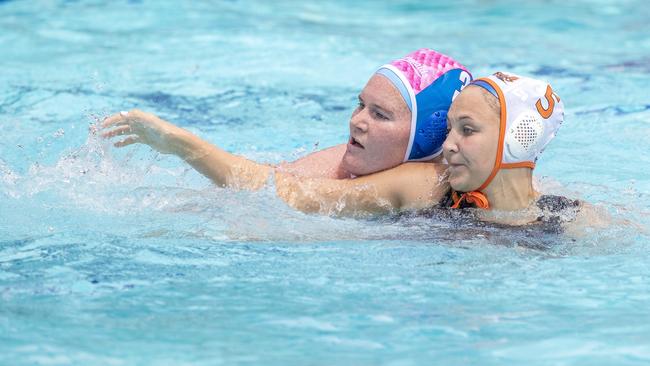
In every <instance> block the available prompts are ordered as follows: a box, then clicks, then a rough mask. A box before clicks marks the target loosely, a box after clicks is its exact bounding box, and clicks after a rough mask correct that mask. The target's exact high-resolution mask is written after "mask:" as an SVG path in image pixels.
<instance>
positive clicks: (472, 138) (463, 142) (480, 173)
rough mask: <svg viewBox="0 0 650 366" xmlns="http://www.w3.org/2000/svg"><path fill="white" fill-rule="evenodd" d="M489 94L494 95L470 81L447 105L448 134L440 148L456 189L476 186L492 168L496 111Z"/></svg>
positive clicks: (496, 129) (496, 133)
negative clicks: (472, 84)
mask: <svg viewBox="0 0 650 366" xmlns="http://www.w3.org/2000/svg"><path fill="white" fill-rule="evenodd" d="M488 98H494V97H493V96H492V95H491V94H489V93H488V92H487V91H485V90H484V89H483V88H481V87H478V86H471V85H470V86H468V87H467V88H465V89H464V90H463V91H462V92H461V93H460V95H458V97H457V98H456V99H455V100H454V102H453V103H452V104H451V108H449V114H448V115H447V128H448V129H449V134H448V135H447V139H446V140H445V142H444V143H443V145H442V148H443V155H444V157H445V159H446V160H447V162H448V163H449V169H448V171H449V184H450V185H451V187H452V188H453V189H454V190H456V191H460V192H469V191H473V190H476V189H478V188H479V187H480V186H481V185H482V184H483V182H485V181H486V180H487V178H488V177H489V175H490V173H491V172H492V168H494V162H495V159H496V155H497V145H498V139H499V112H498V111H497V109H498V107H497V105H496V104H494V103H490V102H489V101H488ZM494 102H496V100H495V101H494Z"/></svg>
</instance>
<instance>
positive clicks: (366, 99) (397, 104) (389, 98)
mask: <svg viewBox="0 0 650 366" xmlns="http://www.w3.org/2000/svg"><path fill="white" fill-rule="evenodd" d="M410 130H411V111H410V110H409V109H408V106H407V105H406V102H405V101H404V99H403V98H402V95H401V94H400V93H399V91H398V90H397V88H395V86H394V85H393V84H392V83H391V82H390V81H389V80H388V79H387V78H386V77H384V76H382V75H374V76H373V77H372V78H370V80H368V83H367V84H366V86H365V87H364V88H363V90H362V91H361V94H359V105H358V106H357V108H356V109H355V110H354V112H352V117H351V118H350V140H349V141H348V145H347V150H346V152H345V155H343V161H342V164H343V168H344V169H345V170H347V171H348V172H349V173H351V174H354V175H366V174H370V173H375V172H378V171H381V170H385V169H389V168H392V167H395V166H397V165H399V164H401V163H402V162H403V160H404V154H406V148H407V145H408V140H409V136H410Z"/></svg>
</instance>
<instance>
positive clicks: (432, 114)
mask: <svg viewBox="0 0 650 366" xmlns="http://www.w3.org/2000/svg"><path fill="white" fill-rule="evenodd" d="M468 77H470V78H471V76H469V74H468V73H467V71H465V70H462V69H453V70H449V71H447V72H446V73H444V74H443V75H441V76H440V77H439V78H438V79H436V80H435V81H434V82H433V83H431V85H429V86H428V87H426V88H425V89H423V90H421V91H420V92H419V93H418V94H417V95H416V96H415V100H416V102H417V108H418V110H417V120H416V125H415V126H416V127H415V138H414V140H413V146H412V147H411V152H410V154H409V158H408V160H418V159H423V158H426V157H428V156H431V155H435V154H437V153H439V152H440V151H441V150H442V143H443V142H444V141H445V138H446V137H447V111H448V110H449V106H451V102H452V100H453V97H454V93H456V92H459V91H461V89H462V88H463V87H465V85H467V84H468V83H469V81H470V80H471V79H467V78H468Z"/></svg>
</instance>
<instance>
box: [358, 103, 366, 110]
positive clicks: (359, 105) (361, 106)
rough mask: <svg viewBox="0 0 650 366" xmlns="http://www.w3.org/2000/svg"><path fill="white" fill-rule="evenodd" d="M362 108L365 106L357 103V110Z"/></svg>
mask: <svg viewBox="0 0 650 366" xmlns="http://www.w3.org/2000/svg"><path fill="white" fill-rule="evenodd" d="M363 107H365V105H364V104H363V102H361V101H359V103H357V109H363Z"/></svg>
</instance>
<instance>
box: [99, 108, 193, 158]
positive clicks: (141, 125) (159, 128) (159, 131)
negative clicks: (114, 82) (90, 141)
mask: <svg viewBox="0 0 650 366" xmlns="http://www.w3.org/2000/svg"><path fill="white" fill-rule="evenodd" d="M102 128H103V129H105V130H106V131H105V132H103V133H102V137H104V138H112V137H115V136H126V138H124V139H123V140H120V141H117V142H116V143H114V145H115V146H116V147H124V146H128V145H131V144H135V143H140V144H147V145H149V146H151V147H152V148H153V149H155V150H157V151H159V152H161V153H163V154H174V153H177V152H176V151H175V149H174V139H175V138H176V137H177V136H178V135H180V133H181V132H182V131H183V130H182V129H181V128H179V127H176V126H174V125H173V124H171V123H169V122H167V121H164V120H162V119H160V118H158V117H157V116H155V115H153V114H151V113H146V112H143V111H140V110H137V109H134V110H131V111H129V112H120V113H117V114H114V115H112V116H110V117H107V118H106V119H105V120H104V122H102Z"/></svg>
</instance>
